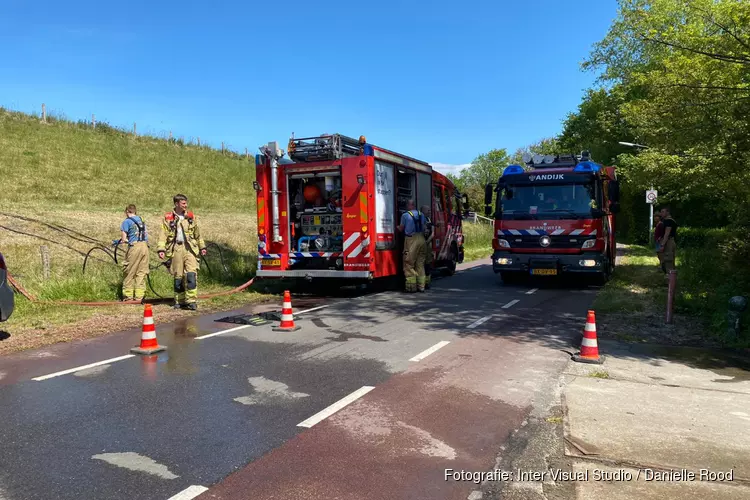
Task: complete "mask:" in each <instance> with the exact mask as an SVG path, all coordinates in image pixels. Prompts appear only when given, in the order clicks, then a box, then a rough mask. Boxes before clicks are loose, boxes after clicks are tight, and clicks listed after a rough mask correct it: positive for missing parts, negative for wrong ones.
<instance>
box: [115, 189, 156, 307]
mask: <svg viewBox="0 0 750 500" xmlns="http://www.w3.org/2000/svg"><path fill="white" fill-rule="evenodd" d="M120 232H121V233H122V236H121V237H120V239H119V240H115V241H114V242H113V243H121V244H123V245H124V244H127V245H128V249H127V250H126V252H125V260H123V262H122V267H123V273H124V275H125V277H124V278H123V281H122V300H123V301H124V302H143V297H144V295H146V286H145V278H146V276H147V275H148V234H147V232H146V223H145V222H143V219H142V218H141V217H140V216H139V215H137V210H136V208H135V205H132V204H131V205H128V206H127V207H126V208H125V220H124V221H122V224H121V225H120Z"/></svg>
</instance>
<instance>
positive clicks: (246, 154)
mask: <svg viewBox="0 0 750 500" xmlns="http://www.w3.org/2000/svg"><path fill="white" fill-rule="evenodd" d="M245 158H247V159H248V160H249V159H250V153H248V152H247V148H245Z"/></svg>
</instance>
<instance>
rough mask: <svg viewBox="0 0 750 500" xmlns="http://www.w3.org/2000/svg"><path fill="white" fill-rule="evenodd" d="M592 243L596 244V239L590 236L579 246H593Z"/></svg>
mask: <svg viewBox="0 0 750 500" xmlns="http://www.w3.org/2000/svg"><path fill="white" fill-rule="evenodd" d="M594 245H596V239H594V238H592V239H590V240H586V241H584V242H583V246H581V248H593V247H594Z"/></svg>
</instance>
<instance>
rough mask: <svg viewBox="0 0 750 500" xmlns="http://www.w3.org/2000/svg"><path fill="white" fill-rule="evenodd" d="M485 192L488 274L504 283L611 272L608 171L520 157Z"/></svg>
mask: <svg viewBox="0 0 750 500" xmlns="http://www.w3.org/2000/svg"><path fill="white" fill-rule="evenodd" d="M523 159H524V161H525V162H526V166H525V167H522V166H520V165H510V166H508V167H507V168H506V169H505V170H504V171H503V174H502V176H501V177H500V178H499V179H498V181H497V182H496V183H491V184H488V185H487V186H486V189H485V213H486V214H487V215H488V216H490V215H494V219H495V234H494V237H493V240H492V247H493V249H494V253H493V255H492V269H493V270H494V272H495V273H499V274H500V275H501V277H502V279H503V281H505V282H507V281H510V280H512V278H514V277H519V276H522V275H539V276H556V275H563V274H568V275H577V276H591V277H593V278H595V280H596V281H597V282H599V283H600V284H603V283H605V282H606V281H607V280H608V279H609V278H610V276H611V274H612V272H613V271H614V266H615V256H616V244H615V214H616V213H617V212H618V211H619V203H618V202H619V189H618V181H617V177H616V175H615V168H614V167H604V166H602V165H600V164H598V163H595V162H593V161H591V159H590V157H589V154H588V152H587V151H584V152H583V153H582V154H581V155H580V156H575V155H546V156H542V155H531V154H526V155H524V158H523Z"/></svg>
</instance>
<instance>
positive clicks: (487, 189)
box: [484, 184, 495, 205]
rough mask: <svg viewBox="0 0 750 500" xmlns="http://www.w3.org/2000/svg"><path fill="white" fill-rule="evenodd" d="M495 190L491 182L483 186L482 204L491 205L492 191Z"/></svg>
mask: <svg viewBox="0 0 750 500" xmlns="http://www.w3.org/2000/svg"><path fill="white" fill-rule="evenodd" d="M494 191H495V186H494V185H493V184H487V185H486V186H484V204H485V205H492V193H493V192H494Z"/></svg>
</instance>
